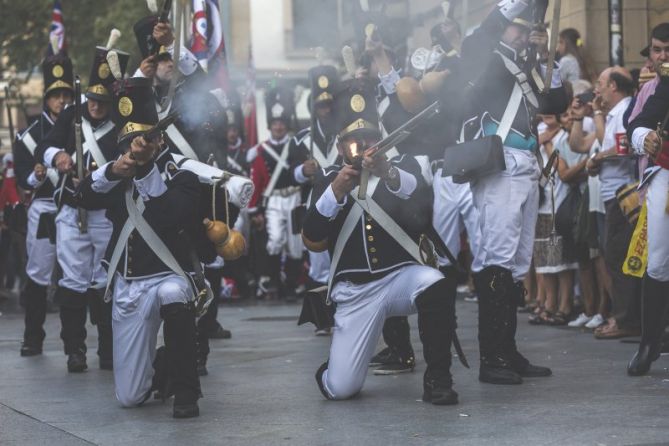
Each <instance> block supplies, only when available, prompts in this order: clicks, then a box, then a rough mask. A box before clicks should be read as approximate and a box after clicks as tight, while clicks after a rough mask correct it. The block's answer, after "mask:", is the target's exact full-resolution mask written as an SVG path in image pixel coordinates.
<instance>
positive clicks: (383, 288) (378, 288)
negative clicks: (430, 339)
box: [323, 265, 444, 399]
mask: <svg viewBox="0 0 669 446" xmlns="http://www.w3.org/2000/svg"><path fill="white" fill-rule="evenodd" d="M443 277H444V276H443V275H442V274H441V273H440V272H439V271H438V270H436V269H434V268H430V267H428V266H422V265H410V266H404V267H402V268H400V269H398V270H396V271H393V272H392V273H390V274H388V275H387V276H385V277H383V278H381V279H379V280H375V281H373V282H369V283H364V284H360V285H356V284H353V283H351V282H338V283H337V284H336V285H335V286H334V288H333V289H332V293H331V299H332V301H333V302H336V303H337V310H336V312H335V326H334V331H333V335H332V345H331V346H330V360H329V364H328V369H327V370H326V371H325V373H324V374H323V385H324V387H325V389H326V391H327V393H328V394H329V395H330V397H331V398H333V399H346V398H350V397H352V396H353V395H355V394H356V393H358V392H359V391H360V389H362V385H363V384H364V382H365V378H366V376H367V368H368V366H369V360H370V359H371V357H372V355H373V354H374V349H375V348H376V344H377V343H378V341H379V336H381V331H382V330H383V323H384V322H385V320H386V318H388V317H391V316H407V315H409V314H412V313H415V312H416V307H415V300H416V298H417V297H418V296H419V295H420V294H421V293H422V292H423V291H425V290H426V289H427V288H429V287H430V286H431V285H432V284H434V283H435V282H437V281H439V280H441V279H443Z"/></svg>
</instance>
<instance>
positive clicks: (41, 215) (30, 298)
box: [14, 53, 74, 356]
mask: <svg viewBox="0 0 669 446" xmlns="http://www.w3.org/2000/svg"><path fill="white" fill-rule="evenodd" d="M42 74H43V76H44V108H43V110H42V113H41V114H40V115H39V117H38V118H37V119H36V120H35V121H34V122H33V123H32V124H31V125H30V126H29V127H28V128H27V129H25V130H23V131H22V132H20V133H19V135H18V137H17V138H16V142H15V143H14V161H15V170H16V177H17V180H18V184H19V186H20V187H21V188H23V189H25V190H28V191H33V199H32V203H31V204H30V208H29V209H28V231H27V234H26V251H27V255H28V262H27V265H26V275H27V280H26V285H25V288H24V289H23V296H22V297H23V301H24V302H25V309H26V315H25V331H24V333H23V344H22V345H21V356H34V355H39V354H41V353H42V343H43V341H44V337H45V336H46V333H45V332H44V321H45V319H46V310H47V287H48V286H49V284H51V278H52V274H53V268H54V266H55V263H56V244H55V243H56V224H55V217H56V213H57V211H58V209H57V208H56V204H55V203H54V201H53V194H54V191H55V189H56V187H57V185H58V172H57V171H56V170H55V169H54V168H53V167H46V166H44V165H43V164H40V163H38V162H37V161H36V158H35V150H36V149H37V145H38V144H39V143H40V142H41V141H42V139H43V138H44V137H45V136H46V134H47V133H49V131H50V130H51V128H52V127H53V125H54V122H55V121H56V120H57V119H58V116H59V115H60V113H61V112H62V111H63V110H64V109H65V107H67V106H68V105H69V104H70V103H71V102H72V98H73V97H74V86H73V85H74V74H73V72H72V62H71V61H70V59H69V58H68V57H67V55H65V54H64V53H59V54H56V55H53V56H49V57H47V58H45V59H44V62H43V63H42Z"/></svg>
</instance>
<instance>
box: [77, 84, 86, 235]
mask: <svg viewBox="0 0 669 446" xmlns="http://www.w3.org/2000/svg"><path fill="white" fill-rule="evenodd" d="M81 113H82V112H81V79H79V76H77V77H76V78H75V79H74V147H75V150H76V153H77V178H78V179H79V181H83V179H84V146H83V145H82V140H81ZM77 211H78V213H79V222H78V223H79V232H81V233H82V234H85V233H86V232H88V216H87V215H86V209H84V208H82V207H80V206H79V207H77Z"/></svg>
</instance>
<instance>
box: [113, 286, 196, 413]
mask: <svg viewBox="0 0 669 446" xmlns="http://www.w3.org/2000/svg"><path fill="white" fill-rule="evenodd" d="M113 296H114V297H113V299H114V301H113V307H112V330H113V333H114V387H115V390H116V399H118V401H119V402H120V403H121V405H122V406H123V407H132V406H137V405H138V404H140V403H142V402H143V401H144V400H145V398H146V395H147V393H148V392H149V390H150V389H151V379H152V378H153V373H154V371H153V360H154V359H155V356H156V342H157V338H158V331H159V330H160V324H161V322H162V319H161V317H160V307H161V306H163V305H167V304H171V303H177V302H183V303H187V302H188V301H189V300H190V298H191V297H190V296H191V292H190V286H189V284H188V283H187V282H186V280H185V279H184V278H183V277H180V276H178V275H176V274H169V275H165V276H159V277H152V278H149V279H139V280H132V281H127V280H125V279H124V278H123V277H121V276H120V275H119V274H117V275H116V278H115V280H114V295H113Z"/></svg>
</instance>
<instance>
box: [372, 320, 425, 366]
mask: <svg viewBox="0 0 669 446" xmlns="http://www.w3.org/2000/svg"><path fill="white" fill-rule="evenodd" d="M409 332H410V327H409V319H408V318H407V317H406V316H394V317H389V318H388V319H386V321H385V322H384V324H383V340H384V341H385V343H386V345H387V346H388V348H389V349H390V357H391V358H392V359H393V360H391V361H388V362H387V363H385V364H382V365H380V366H379V367H378V368H376V369H375V370H374V374H375V375H397V374H400V373H408V372H413V369H414V367H415V366H416V358H415V355H414V352H413V347H412V346H411V337H410V333H409Z"/></svg>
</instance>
